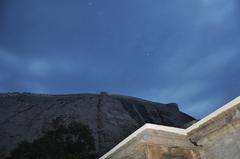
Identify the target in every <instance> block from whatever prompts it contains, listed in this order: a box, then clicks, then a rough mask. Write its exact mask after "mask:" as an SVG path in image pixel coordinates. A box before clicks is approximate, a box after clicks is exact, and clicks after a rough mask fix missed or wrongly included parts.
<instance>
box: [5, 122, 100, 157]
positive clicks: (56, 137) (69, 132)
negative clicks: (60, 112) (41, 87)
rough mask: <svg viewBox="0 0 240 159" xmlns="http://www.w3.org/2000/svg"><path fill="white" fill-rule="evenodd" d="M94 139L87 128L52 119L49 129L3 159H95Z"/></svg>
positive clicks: (76, 123) (22, 144)
mask: <svg viewBox="0 0 240 159" xmlns="http://www.w3.org/2000/svg"><path fill="white" fill-rule="evenodd" d="M95 158H96V154H95V145H94V138H93V136H92V133H91V130H90V129H89V128H88V126H85V125H83V124H81V123H79V122H75V121H73V122H71V123H67V124H66V123H65V122H64V121H63V120H62V119H61V118H57V119H54V120H53V121H52V123H51V128H50V130H48V131H47V132H45V133H44V135H43V136H42V137H40V138H38V139H35V140H34V141H33V142H31V143H30V142H27V141H23V142H21V143H20V144H19V145H18V147H17V148H16V149H14V150H13V151H11V153H10V156H9V157H6V158H5V159H95Z"/></svg>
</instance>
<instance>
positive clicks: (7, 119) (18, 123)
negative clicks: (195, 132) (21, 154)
mask: <svg viewBox="0 0 240 159" xmlns="http://www.w3.org/2000/svg"><path fill="white" fill-rule="evenodd" d="M57 117H61V118H63V119H64V120H65V121H73V120H74V121H77V122H81V123H83V124H86V125H88V126H89V127H90V128H91V130H92V132H93V136H94V138H95V145H96V151H97V152H98V154H99V155H102V154H104V153H105V152H106V151H108V150H109V149H111V148H112V147H113V146H114V145H116V144H117V143H119V142H120V141H121V140H122V139H124V138H125V137H127V136H128V135H129V134H131V133H132V132H134V131H135V130H136V129H138V128H139V127H141V126H142V125H144V124H145V123H153V124H160V125H166V126H173V127H183V126H184V125H185V124H187V123H189V122H191V121H193V120H194V118H192V117H191V116H189V115H187V114H185V113H182V112H181V111H179V109H178V106H177V104H174V103H170V104H161V103H155V102H150V101H146V100H143V99H139V98H134V97H128V96H119V95H109V94H107V93H101V94H99V95H98V94H71V95H39V94H30V93H7V94H0V151H1V153H6V154H7V153H8V152H9V151H10V150H12V149H13V148H15V147H16V146H17V144H18V143H19V142H20V141H23V140H26V141H33V140H34V139H36V138H38V137H39V136H41V135H42V132H43V131H44V130H47V129H48V128H49V124H50V123H51V121H52V120H53V119H55V118H57Z"/></svg>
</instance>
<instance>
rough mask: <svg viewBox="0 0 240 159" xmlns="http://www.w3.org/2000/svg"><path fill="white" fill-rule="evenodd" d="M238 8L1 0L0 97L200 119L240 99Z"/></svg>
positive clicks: (141, 1)
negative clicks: (141, 105)
mask: <svg viewBox="0 0 240 159" xmlns="http://www.w3.org/2000/svg"><path fill="white" fill-rule="evenodd" d="M239 16H240V2H239V0H198V1H196V0H183V1H179V0H171V1H169V0H91V1H90V0H51V1H49V0H41V1H38V0H21V1H18V0H1V1H0V92H12V91H20V92H34V93H53V94H63V93H64V94H66V93H84V92H90V93H99V92H100V91H107V92H109V93H112V94H124V95H130V96H136V97H140V98H144V99H148V100H153V101H157V102H162V103H168V102H176V103H178V104H179V106H180V109H181V110H182V111H184V112H186V113H188V114H191V115H192V116H194V117H196V118H202V117H204V116H206V115H207V114H209V113H210V112H212V111H213V110H216V109H217V108H218V107H220V106H222V105H223V104H225V103H227V102H228V101H229V100H231V99H233V98H235V97H236V96H238V95H239V94H240V93H239V90H240V82H239V80H240V73H239V71H240V65H239V58H240V36H239V35H240V21H239Z"/></svg>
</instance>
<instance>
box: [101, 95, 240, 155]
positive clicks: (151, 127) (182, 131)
mask: <svg viewBox="0 0 240 159" xmlns="http://www.w3.org/2000/svg"><path fill="white" fill-rule="evenodd" d="M239 104H240V96H238V97H237V98H235V99H233V100H232V101H230V102H229V103H227V104H225V105H224V106H223V107H221V108H219V109H217V110H216V111H214V112H213V113H211V114H209V115H208V116H206V117H205V118H203V119H202V120H200V121H198V122H197V123H195V124H193V125H192V126H190V127H188V128H187V129H181V128H175V127H169V126H162V125H156V124H149V123H147V124H145V125H144V126H142V127H141V128H139V129H138V130H136V131H135V132H134V133H132V134H131V135H129V136H128V137H127V138H125V139H124V140H123V141H122V142H120V143H119V144H118V145H116V146H115V147H114V148H112V149H111V150H110V151H108V152H107V153H106V154H105V155H103V156H102V157H101V158H100V159H107V158H108V157H109V156H111V155H112V154H113V153H114V152H116V151H118V150H119V149H121V148H122V147H123V146H125V145H126V144H127V143H129V142H130V141H131V140H133V139H134V138H136V137H137V136H139V135H140V134H142V133H143V132H144V131H146V130H155V131H163V132H168V133H174V134H176V135H182V136H186V137H187V135H188V134H190V133H191V132H192V131H196V130H197V129H199V128H201V127H202V126H203V125H205V124H206V123H209V122H211V121H214V120H213V119H214V118H216V117H217V116H219V115H220V114H223V113H226V112H227V111H230V110H231V109H232V108H234V107H235V106H237V105H239Z"/></svg>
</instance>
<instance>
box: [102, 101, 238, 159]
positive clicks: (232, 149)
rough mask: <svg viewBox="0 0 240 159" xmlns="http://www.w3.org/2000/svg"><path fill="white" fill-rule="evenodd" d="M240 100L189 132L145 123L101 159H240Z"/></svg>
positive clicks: (212, 115)
mask: <svg viewBox="0 0 240 159" xmlns="http://www.w3.org/2000/svg"><path fill="white" fill-rule="evenodd" d="M239 132H240V97H238V98H236V99H234V100H233V101H231V102H230V103H228V104H226V105H225V106H223V107H222V108H220V109H218V110H217V111H215V112H213V113H212V114H210V115H209V116H207V117H205V118H204V119H202V120H200V121H199V122H197V123H195V124H194V125H192V126H190V127H189V128H187V129H179V128H174V127H166V126H161V125H153V124H146V125H144V126H143V127H141V128H140V129H138V130H137V131H136V132H134V133H133V134H132V135H130V136H129V137H128V138H126V139H125V140H123V141H122V142H121V143H119V144H118V145H117V146H116V147H114V148H113V149H112V150H111V151H109V152H108V153H106V154H105V155H104V156H103V157H101V159H239V158H240V133H239Z"/></svg>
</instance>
